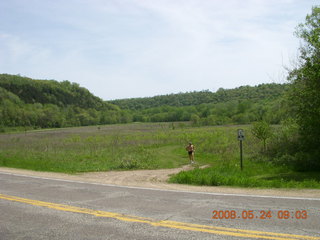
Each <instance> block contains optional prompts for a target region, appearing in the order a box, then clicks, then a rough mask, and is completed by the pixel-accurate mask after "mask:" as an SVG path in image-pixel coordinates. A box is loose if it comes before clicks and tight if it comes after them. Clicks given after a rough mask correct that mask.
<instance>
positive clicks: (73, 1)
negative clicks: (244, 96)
mask: <svg viewBox="0 0 320 240" xmlns="http://www.w3.org/2000/svg"><path fill="white" fill-rule="evenodd" d="M316 4H317V1H315V0H1V1H0V73H8V74H20V75H22V76H27V77H31V78H35V79H54V80H58V81H63V80H69V81H71V82H76V83H79V84H80V85H81V86H83V87H85V88H87V89H89V90H90V91H91V92H92V93H94V94H95V95H97V96H99V97H101V98H102V99H104V100H110V99H119V98H131V97H145V96H154V95H162V94H170V93H178V92H187V91H200V90H207V89H209V90H210V91H216V90H218V89H219V88H221V87H222V88H235V87H239V86H242V85H251V86H254V85H258V84H261V83H270V82H277V83H279V82H280V83H283V82H285V71H284V66H290V65H291V62H292V61H294V59H296V57H297V54H298V47H299V39H297V38H296V37H295V36H294V35H293V32H294V30H295V27H296V26H297V25H298V24H299V23H302V22H304V19H305V16H306V15H307V14H309V13H310V12H311V7H312V6H314V5H316Z"/></svg>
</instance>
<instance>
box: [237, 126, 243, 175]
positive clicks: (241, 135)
mask: <svg viewBox="0 0 320 240" xmlns="http://www.w3.org/2000/svg"><path fill="white" fill-rule="evenodd" d="M238 140H239V141H240V169H241V171H242V167H243V166H242V158H243V157H242V155H243V154H242V141H243V140H244V131H243V129H238Z"/></svg>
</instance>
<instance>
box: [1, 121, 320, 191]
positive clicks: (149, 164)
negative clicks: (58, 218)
mask: <svg viewBox="0 0 320 240" xmlns="http://www.w3.org/2000/svg"><path fill="white" fill-rule="evenodd" d="M238 128H242V129H244V131H245V134H246V139H245V141H244V142H243V148H244V169H243V171H240V168H239V142H238V140H237V137H236V135H237V129H238ZM250 128H251V126H249V125H247V126H217V127H198V128H191V127H189V126H188V125H187V124H180V125H179V124H177V125H175V127H172V124H171V123H146V124H143V123H135V124H123V125H120V124H119V125H107V126H100V127H97V126H95V127H78V128H64V129H50V130H42V131H39V130H36V131H28V132H20V133H4V134H0V166H5V167H13V168H23V169H30V170H36V171H53V172H64V173H77V172H91V171H108V170H131V169H162V168H176V167H181V166H183V165H186V164H188V156H187V153H186V151H185V146H186V144H187V143H188V142H189V141H192V142H193V143H194V145H195V147H196V154H195V160H196V162H197V164H196V165H197V166H201V165H208V164H209V165H210V166H211V167H209V168H206V169H198V168H196V169H194V170H192V171H188V172H181V173H179V174H177V175H174V176H172V177H171V178H170V182H175V183H186V184H194V185H210V186H239V187H262V188H270V187H272V188H274V187H277V188H278V187H281V188H282V187H283V188H320V183H319V182H320V177H319V176H320V174H319V173H299V172H294V171H292V170H290V169H289V168H286V167H283V166H282V167H279V166H274V165H272V164H270V163H269V162H268V161H266V160H264V161H257V160H256V158H257V156H258V155H259V151H260V150H261V148H262V144H261V143H260V142H259V141H257V140H256V139H255V138H254V137H253V136H252V135H251V133H250Z"/></svg>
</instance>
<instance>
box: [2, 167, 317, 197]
mask: <svg viewBox="0 0 320 240" xmlns="http://www.w3.org/2000/svg"><path fill="white" fill-rule="evenodd" d="M192 168H193V167H192V166H191V165H186V166H183V167H182V168H174V169H159V170H133V171H108V172H90V173H79V174H64V173H53V172H37V171H30V170H22V169H14V168H4V167H0V172H4V173H11V174H18V175H27V176H37V177H45V178H53V179H64V180H71V181H82V182H91V183H103V184H112V185H121V186H132V187H144V188H156V189H170V190H179V191H192V192H214V193H227V194H250V195H265V196H286V197H310V198H320V189H253V188H235V187H214V186H213V187H208V186H190V185H184V184H169V183H167V180H168V178H169V176H170V175H171V174H175V173H178V172H180V171H182V170H190V169H192Z"/></svg>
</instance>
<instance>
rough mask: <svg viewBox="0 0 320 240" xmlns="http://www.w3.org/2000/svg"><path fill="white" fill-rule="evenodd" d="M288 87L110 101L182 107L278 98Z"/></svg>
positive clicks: (145, 106) (136, 106) (127, 105)
mask: <svg viewBox="0 0 320 240" xmlns="http://www.w3.org/2000/svg"><path fill="white" fill-rule="evenodd" d="M287 88H288V85H286V84H275V83H273V84H261V85H258V86H255V87H250V86H242V87H239V88H235V89H223V88H220V89H219V90H218V91H217V92H211V91H209V90H206V91H199V92H196V91H194V92H187V93H178V94H169V95H160V96H155V97H146V98H129V99H120V100H113V101H110V103H113V104H115V105H118V106H119V107H121V108H122V109H130V110H143V109H148V108H154V107H161V106H164V105H167V106H174V107H181V106H193V105H200V104H204V103H222V102H228V101H234V100H251V101H260V100H264V99H269V100H271V99H276V98H278V97H280V96H282V95H283V93H284V92H285V91H286V90H287Z"/></svg>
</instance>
